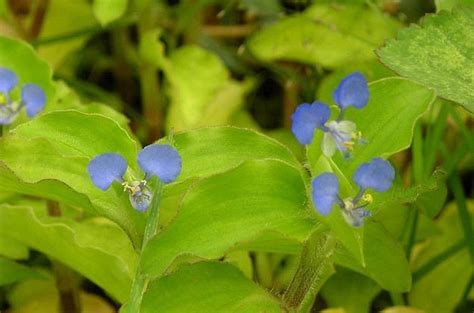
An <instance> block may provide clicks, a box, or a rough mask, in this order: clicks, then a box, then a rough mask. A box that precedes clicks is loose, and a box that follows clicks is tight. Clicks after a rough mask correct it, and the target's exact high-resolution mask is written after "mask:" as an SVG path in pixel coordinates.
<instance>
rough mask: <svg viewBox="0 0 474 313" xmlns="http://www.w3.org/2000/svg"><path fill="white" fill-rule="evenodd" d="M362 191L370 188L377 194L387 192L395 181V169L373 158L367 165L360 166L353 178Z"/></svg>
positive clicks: (385, 162)
mask: <svg viewBox="0 0 474 313" xmlns="http://www.w3.org/2000/svg"><path fill="white" fill-rule="evenodd" d="M353 179H354V181H355V183H356V184H357V185H358V186H359V187H360V188H362V189H367V188H372V189H374V190H376V191H379V192H384V191H387V190H388V189H389V188H390V187H391V186H392V183H393V180H394V179H395V169H394V168H393V167H392V165H391V164H390V163H389V162H388V161H385V160H384V159H381V158H374V159H372V161H370V162H369V163H364V164H362V165H360V166H359V167H358V168H357V170H356V172H355V173H354V177H353Z"/></svg>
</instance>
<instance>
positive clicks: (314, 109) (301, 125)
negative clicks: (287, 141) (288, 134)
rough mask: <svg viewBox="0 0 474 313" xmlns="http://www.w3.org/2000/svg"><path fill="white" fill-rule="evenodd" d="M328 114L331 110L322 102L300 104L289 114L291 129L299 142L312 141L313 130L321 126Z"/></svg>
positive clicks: (306, 143) (308, 142)
mask: <svg viewBox="0 0 474 313" xmlns="http://www.w3.org/2000/svg"><path fill="white" fill-rule="evenodd" d="M330 115H331V110H329V107H328V106H327V105H325V104H324V103H321V102H318V101H316V102H313V103H312V104H309V103H303V104H300V105H299V106H298V107H297V108H296V111H295V112H294V113H293V115H291V120H292V125H291V130H292V131H293V134H294V135H295V136H296V139H298V141H299V142H300V143H301V144H303V145H308V144H310V143H311V141H313V135H314V130H315V129H316V128H318V127H321V126H323V125H324V123H326V122H327V121H328V119H329V116H330Z"/></svg>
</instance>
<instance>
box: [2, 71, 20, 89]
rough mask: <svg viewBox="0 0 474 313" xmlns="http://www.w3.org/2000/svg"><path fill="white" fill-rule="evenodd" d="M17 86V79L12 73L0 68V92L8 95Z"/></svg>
mask: <svg viewBox="0 0 474 313" xmlns="http://www.w3.org/2000/svg"><path fill="white" fill-rule="evenodd" d="M16 84H18V77H17V76H16V74H15V73H14V72H13V71H10V70H9V69H6V68H4V67H0V92H2V93H4V94H8V93H9V92H10V90H12V89H13V88H15V86H16Z"/></svg>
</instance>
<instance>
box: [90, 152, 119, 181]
mask: <svg viewBox="0 0 474 313" xmlns="http://www.w3.org/2000/svg"><path fill="white" fill-rule="evenodd" d="M126 170H127V162H126V161H125V159H124V158H123V157H122V156H121V155H120V154H117V153H104V154H100V155H98V156H96V157H95V158H93V159H92V160H91V161H90V162H89V164H88V165H87V172H88V173H89V176H90V178H91V180H92V182H93V183H94V185H96V186H97V187H98V188H100V189H102V190H107V189H109V187H110V185H112V183H113V182H114V181H115V180H117V181H121V180H122V177H123V174H125V171H126Z"/></svg>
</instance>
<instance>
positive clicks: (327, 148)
mask: <svg viewBox="0 0 474 313" xmlns="http://www.w3.org/2000/svg"><path fill="white" fill-rule="evenodd" d="M321 149H322V150H323V154H324V155H325V156H327V157H328V158H330V157H332V156H333V155H334V153H335V152H336V141H335V140H334V137H333V136H332V135H331V134H330V133H324V136H323V141H322V142H321Z"/></svg>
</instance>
